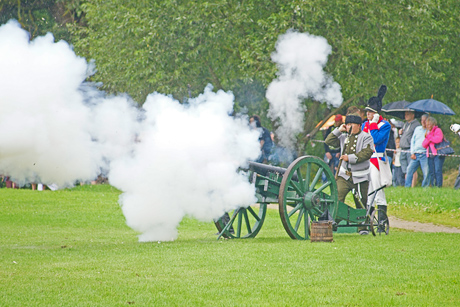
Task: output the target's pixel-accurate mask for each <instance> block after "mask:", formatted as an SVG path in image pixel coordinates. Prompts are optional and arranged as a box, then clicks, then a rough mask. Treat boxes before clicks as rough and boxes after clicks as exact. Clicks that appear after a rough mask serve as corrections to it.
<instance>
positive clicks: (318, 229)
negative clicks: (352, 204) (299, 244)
mask: <svg viewBox="0 0 460 307" xmlns="http://www.w3.org/2000/svg"><path fill="white" fill-rule="evenodd" d="M310 241H311V242H332V241H334V239H333V237H332V221H312V222H311V227H310Z"/></svg>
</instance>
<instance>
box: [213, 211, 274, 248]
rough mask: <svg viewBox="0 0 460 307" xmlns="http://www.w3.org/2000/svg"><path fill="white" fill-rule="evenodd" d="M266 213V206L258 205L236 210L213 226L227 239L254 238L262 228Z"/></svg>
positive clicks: (228, 213)
mask: <svg viewBox="0 0 460 307" xmlns="http://www.w3.org/2000/svg"><path fill="white" fill-rule="evenodd" d="M266 213H267V204H266V203H259V204H258V205H257V206H251V207H247V208H243V207H241V208H238V209H236V210H233V211H230V212H227V213H226V214H225V215H224V216H222V217H220V218H219V219H218V220H217V221H215V222H214V224H215V225H216V227H217V230H219V233H222V231H224V232H223V233H222V236H223V237H224V238H227V239H237V238H238V239H246V238H254V237H255V236H256V235H257V234H258V233H259V231H260V229H261V228H262V225H263V223H264V220H265V214H266Z"/></svg>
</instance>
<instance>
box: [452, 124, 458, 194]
mask: <svg viewBox="0 0 460 307" xmlns="http://www.w3.org/2000/svg"><path fill="white" fill-rule="evenodd" d="M450 130H451V131H452V132H453V133H456V134H458V135H459V136H460V125H459V124H452V125H450ZM454 189H456V190H458V189H460V166H459V167H458V175H457V178H455V182H454Z"/></svg>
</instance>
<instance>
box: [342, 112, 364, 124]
mask: <svg viewBox="0 0 460 307" xmlns="http://www.w3.org/2000/svg"><path fill="white" fill-rule="evenodd" d="M362 123H363V119H362V118H361V116H359V113H350V114H347V117H345V124H358V125H361V124H362Z"/></svg>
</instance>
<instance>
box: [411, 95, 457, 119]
mask: <svg viewBox="0 0 460 307" xmlns="http://www.w3.org/2000/svg"><path fill="white" fill-rule="evenodd" d="M407 107H408V108H409V109H413V110H415V111H416V112H427V113H431V114H444V115H455V112H454V111H452V109H451V108H449V107H448V106H446V105H445V104H443V103H442V102H440V101H437V100H434V99H432V98H431V99H422V100H418V101H416V102H413V103H411V104H409V105H408V106H407Z"/></svg>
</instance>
